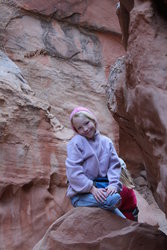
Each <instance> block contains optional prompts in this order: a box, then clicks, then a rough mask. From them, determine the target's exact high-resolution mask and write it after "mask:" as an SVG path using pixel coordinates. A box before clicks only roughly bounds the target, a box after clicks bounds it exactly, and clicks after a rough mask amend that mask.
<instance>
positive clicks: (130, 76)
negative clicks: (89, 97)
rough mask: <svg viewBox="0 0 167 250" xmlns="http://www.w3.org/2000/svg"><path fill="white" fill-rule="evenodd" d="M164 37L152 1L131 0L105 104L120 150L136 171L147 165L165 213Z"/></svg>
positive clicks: (164, 30)
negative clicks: (123, 50) (122, 49)
mask: <svg viewBox="0 0 167 250" xmlns="http://www.w3.org/2000/svg"><path fill="white" fill-rule="evenodd" d="M166 37H167V22H166V20H165V19H164V18H163V17H162V16H160V15H159V14H158V12H157V11H156V9H154V8H153V7H152V4H151V1H141V2H140V1H135V5H134V8H133V10H132V11H131V12H130V25H129V39H128V46H127V55H126V56H125V59H123V60H120V61H119V62H117V63H116V64H115V66H113V67H112V70H111V72H110V80H109V85H110V87H109V89H108V96H109V104H108V105H109V106H110V109H111V110H112V112H113V114H114V117H115V119H116V120H117V121H118V123H119V126H120V154H121V155H122V156H123V158H125V159H127V160H128V165H129V167H130V169H131V170H132V172H133V174H134V176H137V175H139V174H140V172H141V171H142V170H143V169H146V173H147V174H146V176H147V177H146V178H147V180H148V183H149V185H150V188H151V190H152V191H153V193H154V197H155V198H156V201H157V203H158V204H159V206H160V207H161V209H162V210H163V211H164V212H165V213H166V214H167V165H166V161H167V157H166V148H167V140H166V131H167V119H166V117H167V114H166V106H167V96H166V88H167V85H166V83H167V81H166V80H167V75H166V67H167V55H166V53H165V51H166V49H167V43H166ZM113 89H114V90H113Z"/></svg>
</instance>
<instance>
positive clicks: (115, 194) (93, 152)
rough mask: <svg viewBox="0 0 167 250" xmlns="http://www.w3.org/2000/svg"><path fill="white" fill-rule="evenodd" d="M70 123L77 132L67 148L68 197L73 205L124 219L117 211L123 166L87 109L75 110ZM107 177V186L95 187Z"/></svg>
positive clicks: (112, 146) (79, 108)
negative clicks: (106, 211)
mask: <svg viewBox="0 0 167 250" xmlns="http://www.w3.org/2000/svg"><path fill="white" fill-rule="evenodd" d="M70 122H71V126H72V128H73V130H74V131H75V132H76V135H75V136H74V137H73V138H72V139H71V140H70V141H69V143H68V145H67V159H66V174H67V179H68V182H69V185H68V189H67V196H68V197H69V198H70V199H71V202H72V205H73V206H74V207H100V208H103V209H107V210H111V211H112V212H113V213H115V214H117V215H119V216H121V217H122V218H125V216H124V215H123V214H122V213H121V212H120V210H119V209H118V206H119V205H120V203H121V196H120V194H119V192H120V191H121V190H122V184H121V181H120V174H121V164H120V161H119V157H118V155H117V153H116V150H115V148H114V145H113V143H112V141H111V139H110V138H108V137H106V136H104V135H101V134H100V132H99V131H98V129H97V120H96V117H95V116H94V114H93V113H92V112H91V111H90V110H89V109H87V108H85V107H76V108H75V109H74V110H73V111H72V113H71V115H70ZM104 177H105V179H107V182H105V183H104V184H105V186H102V187H99V186H98V185H96V184H98V183H99V182H100V181H101V180H103V178H104ZM106 177H107V178H106Z"/></svg>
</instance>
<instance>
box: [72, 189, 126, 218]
mask: <svg viewBox="0 0 167 250" xmlns="http://www.w3.org/2000/svg"><path fill="white" fill-rule="evenodd" d="M120 202H121V196H120V195H119V194H118V193H116V194H112V195H109V196H108V197H107V199H106V200H105V201H103V202H98V201H97V200H96V199H95V197H94V196H93V194H90V193H88V194H77V195H75V196H73V197H71V203H72V205H73V206H74V207H100V208H102V209H106V210H111V211H112V212H113V213H114V214H117V215H119V216H120V217H122V218H126V217H125V216H124V215H123V214H122V213H121V211H120V210H119V209H118V208H117V206H119V204H120Z"/></svg>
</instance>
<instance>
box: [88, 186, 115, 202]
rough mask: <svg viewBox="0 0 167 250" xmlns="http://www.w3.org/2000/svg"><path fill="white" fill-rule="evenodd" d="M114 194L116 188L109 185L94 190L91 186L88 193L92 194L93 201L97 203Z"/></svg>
mask: <svg viewBox="0 0 167 250" xmlns="http://www.w3.org/2000/svg"><path fill="white" fill-rule="evenodd" d="M116 192H117V189H116V187H113V186H111V185H109V186H107V187H106V188H96V187H95V186H93V187H92V188H91V190H90V193H91V194H93V196H94V197H95V199H96V200H97V201H99V202H103V201H105V200H106V198H107V196H108V195H111V194H114V193H116Z"/></svg>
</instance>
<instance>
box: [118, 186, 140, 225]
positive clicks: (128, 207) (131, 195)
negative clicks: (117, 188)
mask: <svg viewBox="0 0 167 250" xmlns="http://www.w3.org/2000/svg"><path fill="white" fill-rule="evenodd" d="M120 195H121V197H122V203H121V205H120V207H119V209H120V211H121V212H122V213H123V214H124V215H125V216H126V218H127V219H129V220H134V221H135V217H134V216H133V214H132V212H133V211H134V209H135V208H136V207H137V199H136V195H135V192H134V190H133V189H129V188H127V187H126V186H123V189H122V192H121V193H120Z"/></svg>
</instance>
